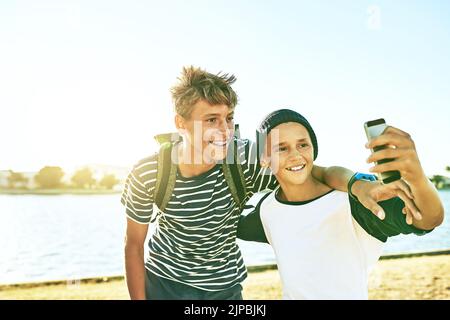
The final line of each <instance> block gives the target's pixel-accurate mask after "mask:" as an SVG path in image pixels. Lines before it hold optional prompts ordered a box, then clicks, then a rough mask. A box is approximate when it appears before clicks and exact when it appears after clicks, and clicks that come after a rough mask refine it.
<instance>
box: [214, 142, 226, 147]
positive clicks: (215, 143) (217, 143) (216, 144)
mask: <svg viewBox="0 0 450 320" xmlns="http://www.w3.org/2000/svg"><path fill="white" fill-rule="evenodd" d="M210 143H211V144H213V145H215V146H218V147H223V146H224V145H226V144H227V142H226V141H211V142H210Z"/></svg>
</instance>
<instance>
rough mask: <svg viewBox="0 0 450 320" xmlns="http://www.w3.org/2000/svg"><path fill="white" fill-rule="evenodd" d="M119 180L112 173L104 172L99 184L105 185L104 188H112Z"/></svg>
mask: <svg viewBox="0 0 450 320" xmlns="http://www.w3.org/2000/svg"><path fill="white" fill-rule="evenodd" d="M118 182H119V180H118V179H117V178H116V176H115V175H114V174H106V175H104V176H103V178H102V179H101V180H100V183H99V184H100V186H102V187H105V188H106V189H112V188H114V186H115V185H116V184H117V183H118Z"/></svg>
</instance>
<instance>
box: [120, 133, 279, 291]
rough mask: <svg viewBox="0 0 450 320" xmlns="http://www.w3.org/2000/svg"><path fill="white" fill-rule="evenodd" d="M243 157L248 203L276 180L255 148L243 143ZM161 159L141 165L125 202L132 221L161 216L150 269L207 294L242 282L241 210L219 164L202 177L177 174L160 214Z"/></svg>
mask: <svg viewBox="0 0 450 320" xmlns="http://www.w3.org/2000/svg"><path fill="white" fill-rule="evenodd" d="M238 142H239V144H238V152H239V153H240V155H241V156H243V157H244V160H243V161H242V169H243V173H244V178H245V181H246V187H247V195H246V196H247V199H249V198H250V197H251V196H252V195H253V194H254V193H256V192H259V191H261V190H265V189H267V188H269V189H272V190H273V189H274V188H275V187H276V185H277V182H276V179H275V177H274V176H273V175H271V174H270V172H269V170H264V169H262V168H261V167H260V166H259V164H258V163H257V161H256V158H257V157H256V145H255V144H254V143H252V142H250V141H249V140H238ZM157 162H158V155H157V154H155V155H153V156H150V157H147V158H145V159H142V160H141V161H139V162H138V163H137V164H136V165H135V166H134V167H133V169H132V170H131V172H130V173H129V175H128V178H127V180H126V183H125V188H124V190H123V193H122V197H121V202H122V204H123V205H124V206H125V208H126V209H125V212H126V215H127V217H128V218H129V219H131V220H133V221H135V222H137V223H140V224H149V223H150V221H151V219H152V216H153V214H154V213H157V214H158V215H157V216H158V218H157V219H156V222H155V223H156V225H155V231H154V233H152V235H151V237H150V240H149V242H148V253H149V255H148V259H147V260H146V262H145V267H146V268H147V269H148V270H149V271H150V272H152V273H154V274H155V275H157V276H159V277H163V278H166V279H170V280H173V281H177V282H180V283H183V284H186V285H190V286H192V287H195V288H199V289H202V290H206V291H219V290H225V289H229V288H231V287H233V286H234V285H236V284H239V283H240V282H242V281H243V280H244V279H245V278H246V276H247V271H246V268H245V264H244V262H243V259H242V256H241V252H240V250H239V247H238V246H237V244H236V232H237V224H238V220H239V216H240V209H239V207H238V206H237V205H236V203H235V201H234V199H233V197H232V194H231V192H230V190H229V187H228V184H227V182H226V180H225V177H224V175H223V172H222V166H221V165H220V164H218V165H216V166H215V167H213V168H212V169H211V170H209V171H208V172H205V173H203V174H201V175H199V176H196V177H191V178H184V177H183V176H182V175H181V174H180V172H177V177H176V184H175V188H174V190H173V194H172V196H171V198H170V201H169V203H168V204H167V207H166V209H165V212H163V213H161V212H160V211H159V209H158V208H157V207H156V205H155V206H154V194H153V192H154V189H155V184H156V172H157V168H158V163H157Z"/></svg>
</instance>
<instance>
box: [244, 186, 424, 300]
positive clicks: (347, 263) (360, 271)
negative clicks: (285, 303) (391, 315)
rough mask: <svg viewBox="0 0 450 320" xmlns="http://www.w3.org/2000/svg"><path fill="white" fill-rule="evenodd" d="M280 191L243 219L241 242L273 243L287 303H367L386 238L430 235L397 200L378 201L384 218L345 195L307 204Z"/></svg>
mask: <svg viewBox="0 0 450 320" xmlns="http://www.w3.org/2000/svg"><path fill="white" fill-rule="evenodd" d="M278 192H279V188H277V189H276V190H275V191H271V192H268V193H267V194H266V195H264V197H263V198H261V200H260V202H259V203H258V205H257V207H256V208H255V210H253V211H252V212H251V213H249V214H248V215H242V216H241V218H240V221H239V226H238V238H241V239H243V240H250V241H259V242H267V243H269V244H271V245H272V247H273V249H274V252H275V256H276V260H277V265H278V270H279V272H280V276H281V281H282V286H283V299H296V300H300V299H368V275H369V271H370V269H371V268H372V267H373V266H374V265H375V263H376V262H377V260H378V259H379V257H380V256H381V253H382V248H383V244H384V243H385V242H386V241H387V239H388V237H392V236H395V235H398V234H410V233H414V234H417V235H423V234H426V233H428V232H429V231H425V230H420V229H417V228H415V227H414V226H412V225H408V224H407V223H406V221H405V215H403V213H402V208H403V206H404V203H403V201H402V200H401V199H399V198H393V199H390V200H387V201H382V202H380V203H379V204H380V205H381V206H382V208H383V209H384V211H385V213H386V217H385V219H384V220H380V219H379V218H378V217H376V216H375V215H374V214H373V213H372V212H371V211H369V210H368V209H366V208H365V207H364V206H363V205H362V204H361V203H359V202H358V201H356V200H354V199H353V198H351V197H349V196H348V194H347V193H344V192H341V191H336V190H331V191H330V192H328V193H326V194H325V195H322V196H320V197H318V198H316V199H312V200H309V201H303V202H286V201H282V200H280V199H279V198H278V196H277V194H278Z"/></svg>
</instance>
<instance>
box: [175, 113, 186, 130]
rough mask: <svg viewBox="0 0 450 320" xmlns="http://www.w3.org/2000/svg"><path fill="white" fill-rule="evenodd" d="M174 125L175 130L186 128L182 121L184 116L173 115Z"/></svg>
mask: <svg viewBox="0 0 450 320" xmlns="http://www.w3.org/2000/svg"><path fill="white" fill-rule="evenodd" d="M175 127H176V128H177V130H185V129H186V125H185V123H184V118H183V117H182V116H180V115H179V114H176V115H175Z"/></svg>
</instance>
